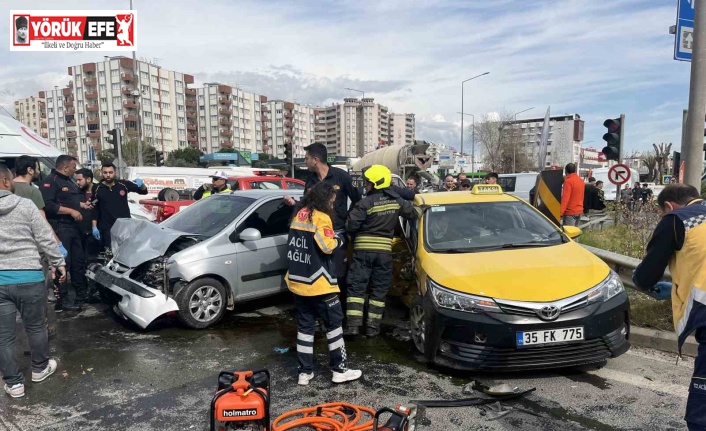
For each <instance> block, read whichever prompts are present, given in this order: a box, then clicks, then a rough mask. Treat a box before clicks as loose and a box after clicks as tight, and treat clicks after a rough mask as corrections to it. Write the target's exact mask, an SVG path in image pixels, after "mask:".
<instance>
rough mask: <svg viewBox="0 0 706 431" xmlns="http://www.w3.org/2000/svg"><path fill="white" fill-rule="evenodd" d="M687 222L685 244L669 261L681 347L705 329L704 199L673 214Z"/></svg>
mask: <svg viewBox="0 0 706 431" xmlns="http://www.w3.org/2000/svg"><path fill="white" fill-rule="evenodd" d="M670 214H673V215H675V216H677V217H678V218H679V219H680V220H681V221H682V222H683V223H684V231H685V233H684V245H683V246H682V248H681V249H680V250H677V252H676V253H674V256H673V257H672V260H671V261H670V262H669V271H670V272H671V274H672V283H673V286H672V312H673V313H674V328H675V329H676V332H677V335H678V337H679V346H680V348H681V345H682V344H683V343H684V341H685V340H686V337H688V336H689V335H690V334H691V333H692V332H693V331H695V330H696V329H697V328H699V327H704V326H706V202H704V201H703V200H701V199H698V200H695V201H692V202H691V203H689V205H687V206H685V207H683V208H679V209H677V210H674V211H672V212H671V213H670Z"/></svg>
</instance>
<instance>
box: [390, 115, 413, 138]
mask: <svg viewBox="0 0 706 431" xmlns="http://www.w3.org/2000/svg"><path fill="white" fill-rule="evenodd" d="M390 129H391V130H392V133H391V135H390V145H412V144H414V140H415V139H416V137H415V130H416V127H415V122H414V114H392V115H390Z"/></svg>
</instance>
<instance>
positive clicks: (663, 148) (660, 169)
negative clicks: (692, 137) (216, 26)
mask: <svg viewBox="0 0 706 431" xmlns="http://www.w3.org/2000/svg"><path fill="white" fill-rule="evenodd" d="M652 146H653V147H654V149H655V162H656V163H657V178H655V182H658V181H659V183H660V184H662V176H663V175H664V174H665V171H666V169H667V162H668V161H669V154H670V153H671V151H672V143H671V142H670V143H669V144H665V143H664V142H662V143H661V144H659V145H657V144H652Z"/></svg>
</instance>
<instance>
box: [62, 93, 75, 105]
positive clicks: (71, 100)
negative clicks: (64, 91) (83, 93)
mask: <svg viewBox="0 0 706 431" xmlns="http://www.w3.org/2000/svg"><path fill="white" fill-rule="evenodd" d="M64 104H65V105H73V104H74V96H73V95H71V96H67V97H64Z"/></svg>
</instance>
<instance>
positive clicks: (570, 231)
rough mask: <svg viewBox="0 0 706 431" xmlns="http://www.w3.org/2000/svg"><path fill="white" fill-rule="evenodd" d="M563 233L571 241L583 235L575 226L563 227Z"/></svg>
mask: <svg viewBox="0 0 706 431" xmlns="http://www.w3.org/2000/svg"><path fill="white" fill-rule="evenodd" d="M564 233H565V234H566V236H568V237H569V238H571V239H576V238H578V237H580V236H581V234H582V233H583V232H582V231H581V229H580V228H578V227H576V226H564Z"/></svg>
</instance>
